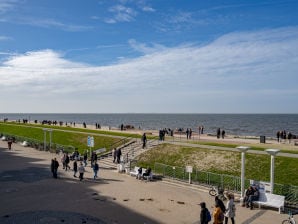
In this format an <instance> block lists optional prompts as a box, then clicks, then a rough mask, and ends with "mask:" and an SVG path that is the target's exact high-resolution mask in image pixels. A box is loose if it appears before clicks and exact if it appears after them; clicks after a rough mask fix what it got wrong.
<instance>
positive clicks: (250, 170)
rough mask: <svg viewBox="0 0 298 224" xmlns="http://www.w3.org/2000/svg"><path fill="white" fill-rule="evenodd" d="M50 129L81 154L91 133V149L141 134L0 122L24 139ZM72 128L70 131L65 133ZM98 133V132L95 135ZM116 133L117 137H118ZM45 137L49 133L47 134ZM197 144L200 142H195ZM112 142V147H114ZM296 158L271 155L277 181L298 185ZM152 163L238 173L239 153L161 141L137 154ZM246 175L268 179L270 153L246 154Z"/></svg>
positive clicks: (1, 126) (40, 136) (0, 130)
mask: <svg viewBox="0 0 298 224" xmlns="http://www.w3.org/2000/svg"><path fill="white" fill-rule="evenodd" d="M45 127H47V128H52V129H53V132H52V142H54V143H58V144H62V145H71V146H74V147H76V148H78V149H79V151H80V152H81V153H82V152H83V151H84V150H86V149H88V147H87V137H88V135H92V133H94V135H93V136H94V143H95V147H94V149H98V148H107V149H108V150H109V149H110V148H111V146H112V145H115V144H116V145H117V144H119V145H120V144H123V142H119V140H121V139H125V138H127V137H141V136H140V135H131V134H129V133H120V132H111V131H100V130H89V129H79V128H71V127H57V126H45V125H32V124H31V125H29V126H28V125H24V124H18V123H11V122H9V123H3V122H0V133H7V134H12V135H18V136H24V137H28V138H33V139H37V140H39V141H43V139H44V132H43V130H42V129H43V128H45ZM63 130H66V131H72V132H65V131H63ZM96 134H100V135H96ZM119 136H120V138H119ZM47 139H48V140H49V136H47ZM199 143H200V144H201V143H202V142H199ZM205 144H206V145H207V144H208V145H216V146H222V147H229V148H235V147H236V146H238V145H234V144H218V143H212V142H210V143H208V142H207V143H205ZM116 145H115V146H116ZM264 149H265V148H261V147H260V148H259V149H258V148H255V150H264ZM297 162H298V159H296V158H287V157H281V156H277V157H276V158H275V182H276V183H280V184H292V185H296V186H297V185H298V172H297ZM155 163H162V164H166V165H169V166H177V167H185V166H186V165H192V166H193V167H195V168H197V169H198V170H202V171H209V172H213V173H219V174H229V175H234V176H240V166H241V158H240V153H239V152H231V151H223V150H211V149H206V148H204V147H201V148H193V147H185V146H177V145H172V144H161V145H159V146H158V147H156V148H155V149H152V150H150V151H148V152H146V153H144V154H142V155H141V156H140V157H139V165H141V166H143V167H146V166H148V165H149V166H151V167H154V164H155ZM246 178H247V179H254V180H262V181H269V179H270V156H268V155H257V154H251V153H247V154H246Z"/></svg>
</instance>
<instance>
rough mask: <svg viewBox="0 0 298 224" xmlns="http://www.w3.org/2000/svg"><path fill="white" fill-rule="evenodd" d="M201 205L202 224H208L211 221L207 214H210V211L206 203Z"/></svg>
mask: <svg viewBox="0 0 298 224" xmlns="http://www.w3.org/2000/svg"><path fill="white" fill-rule="evenodd" d="M200 205H201V213H200V224H208V222H209V220H208V215H207V213H209V211H208V209H207V208H206V203H205V202H201V203H200ZM209 214H210V213H209Z"/></svg>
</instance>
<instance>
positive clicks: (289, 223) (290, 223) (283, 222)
mask: <svg viewBox="0 0 298 224" xmlns="http://www.w3.org/2000/svg"><path fill="white" fill-rule="evenodd" d="M282 224H292V222H291V221H290V220H288V219H286V220H284V221H282Z"/></svg>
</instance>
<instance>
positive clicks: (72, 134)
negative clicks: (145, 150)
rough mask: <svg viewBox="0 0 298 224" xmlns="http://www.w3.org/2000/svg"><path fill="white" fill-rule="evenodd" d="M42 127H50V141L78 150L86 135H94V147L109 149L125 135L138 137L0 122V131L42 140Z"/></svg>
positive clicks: (84, 147)
mask: <svg viewBox="0 0 298 224" xmlns="http://www.w3.org/2000/svg"><path fill="white" fill-rule="evenodd" d="M43 128H51V129H52V142H53V143H56V144H61V145H66V146H68V145H70V146H73V147H75V148H78V150H79V152H81V153H82V152H84V151H85V150H86V149H88V147H87V137H88V135H89V136H90V135H92V136H93V137H94V148H93V149H99V148H106V149H110V146H112V145H114V146H115V147H116V146H117V143H119V144H123V142H120V140H121V139H125V138H126V137H138V135H131V134H125V133H117V134H116V133H114V132H110V131H98V130H89V129H88V130H86V129H80V128H71V127H59V126H49V125H33V124H27V125H25V124H18V123H11V122H9V123H3V122H1V123H0V133H5V134H10V135H16V136H23V137H27V138H30V139H36V140H39V141H41V142H42V141H43V140H44V132H43V130H42V129H43ZM47 141H49V134H47Z"/></svg>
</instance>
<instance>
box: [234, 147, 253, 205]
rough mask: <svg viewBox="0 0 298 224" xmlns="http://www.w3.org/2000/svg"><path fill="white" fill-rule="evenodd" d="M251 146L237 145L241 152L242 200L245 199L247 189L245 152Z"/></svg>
mask: <svg viewBox="0 0 298 224" xmlns="http://www.w3.org/2000/svg"><path fill="white" fill-rule="evenodd" d="M249 148H250V147H247V146H238V147H236V149H238V150H239V151H240V152H241V200H243V197H244V190H245V189H244V187H245V153H246V151H247V150H248V149H249Z"/></svg>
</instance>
